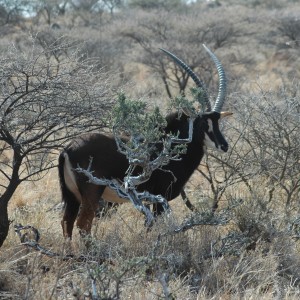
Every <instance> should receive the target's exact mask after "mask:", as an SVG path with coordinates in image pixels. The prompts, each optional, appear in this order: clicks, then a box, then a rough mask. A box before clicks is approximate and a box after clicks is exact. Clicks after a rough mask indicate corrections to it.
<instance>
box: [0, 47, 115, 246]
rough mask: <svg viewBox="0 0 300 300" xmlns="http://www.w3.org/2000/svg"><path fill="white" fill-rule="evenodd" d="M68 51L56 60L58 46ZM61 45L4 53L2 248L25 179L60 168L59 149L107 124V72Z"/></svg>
mask: <svg viewBox="0 0 300 300" xmlns="http://www.w3.org/2000/svg"><path fill="white" fill-rule="evenodd" d="M59 48H60V50H61V51H64V52H65V53H68V56H65V57H64V59H62V57H60V60H59V61H58V60H56V59H54V58H53V55H52V53H54V52H55V53H56V52H57V51H58V50H59ZM74 50H75V49H72V48H69V47H68V45H63V44H60V45H59V46H58V45H56V46H55V48H54V49H53V48H48V49H45V48H44V49H42V48H40V47H38V46H37V45H36V44H34V45H33V46H32V49H31V51H30V52H29V53H22V52H20V51H18V50H16V49H14V48H11V49H9V51H8V54H7V55H5V56H2V57H0V83H1V90H0V91H1V94H0V154H1V156H0V157H1V158H0V175H1V177H0V178H1V179H0V188H1V194H0V246H1V245H2V244H3V242H4V240H5V238H6V236H7V233H8V229H9V223H10V222H9V219H8V212H7V206H8V203H9V201H10V200H11V198H12V196H13V194H14V192H15V191H16V189H17V187H18V186H19V185H20V184H21V183H22V182H24V181H33V180H38V179H40V178H41V177H42V176H43V175H44V174H45V172H46V171H47V170H49V169H51V168H53V167H54V166H56V160H57V158H56V155H54V154H57V150H59V149H61V147H62V146H63V143H64V142H65V141H66V140H67V139H70V138H73V137H74V136H76V135H77V134H78V133H80V132H82V131H90V130H94V129H98V128H100V127H103V126H105V125H106V121H107V117H105V111H106V110H107V109H108V108H109V107H110V106H111V103H112V101H111V100H109V98H108V94H109V92H108V91H109V89H108V80H107V79H105V78H107V75H106V76H105V78H104V75H103V74H102V73H101V72H99V71H95V70H99V68H98V67H97V66H96V65H95V64H93V62H92V61H81V62H79V60H78V58H77V56H76V51H74Z"/></svg>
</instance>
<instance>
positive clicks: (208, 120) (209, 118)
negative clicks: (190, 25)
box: [161, 45, 232, 152]
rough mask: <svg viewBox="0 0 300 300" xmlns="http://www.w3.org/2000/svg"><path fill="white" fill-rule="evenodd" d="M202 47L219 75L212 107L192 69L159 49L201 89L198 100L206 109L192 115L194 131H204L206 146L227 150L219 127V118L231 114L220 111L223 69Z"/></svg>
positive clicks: (210, 52)
mask: <svg viewBox="0 0 300 300" xmlns="http://www.w3.org/2000/svg"><path fill="white" fill-rule="evenodd" d="M203 47H204V48H205V50H206V51H207V52H208V54H209V56H210V57H211V59H212V60H213V62H214V63H215V65H216V68H217V71H218V76H219V90H218V96H217V99H216V101H215V104H214V107H213V108H211V103H210V100H209V96H208V93H207V90H206V87H205V85H204V83H203V82H202V81H201V80H200V79H199V78H198V77H197V75H196V74H195V73H194V72H193V71H192V69H191V68H190V67H189V66H188V65H187V64H185V63H184V62H183V61H182V60H180V59H179V58H178V57H177V56H175V55H174V54H173V53H171V52H169V51H167V50H165V49H161V50H162V51H163V52H165V53H166V54H167V55H168V56H169V57H171V58H172V59H173V60H174V62H175V63H176V64H177V65H179V66H180V67H182V68H183V69H184V70H185V71H186V72H187V73H188V74H189V76H191V78H192V79H193V81H194V82H195V83H196V85H197V87H198V88H199V89H201V91H203V93H201V99H199V100H201V101H204V104H205V106H206V111H205V112H204V113H203V112H198V114H197V116H196V117H195V116H193V117H194V118H195V121H194V131H195V130H196V131H199V130H200V131H202V132H203V133H204V135H202V137H203V138H204V141H203V144H204V145H205V146H206V147H210V148H215V149H217V150H221V151H224V152H227V150H228V143H227V141H226V139H225V138H224V136H223V134H222V133H221V131H220V128H219V121H220V119H222V118H224V117H227V116H230V115H232V113H231V112H228V111H225V112H224V111H222V107H223V104H224V101H225V98H226V87H227V84H226V76H225V71H224V69H223V66H222V65H221V63H220V61H219V60H218V58H217V57H216V55H215V54H214V53H213V52H212V51H211V50H210V49H209V48H207V47H206V46H205V45H203ZM184 112H185V114H187V115H188V116H190V117H192V115H191V112H188V111H184ZM195 134H197V132H195Z"/></svg>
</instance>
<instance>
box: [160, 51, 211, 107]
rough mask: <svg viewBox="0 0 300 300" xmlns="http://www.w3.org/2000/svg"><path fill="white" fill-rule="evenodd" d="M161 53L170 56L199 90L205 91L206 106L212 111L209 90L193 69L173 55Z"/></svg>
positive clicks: (167, 52)
mask: <svg viewBox="0 0 300 300" xmlns="http://www.w3.org/2000/svg"><path fill="white" fill-rule="evenodd" d="M159 49H160V50H161V51H163V52H164V53H166V54H167V55H168V56H170V57H171V58H172V59H173V60H174V62H175V63H176V64H177V65H179V66H180V67H182V68H183V69H184V70H185V71H186V72H187V73H188V74H189V76H191V78H192V79H193V80H194V82H195V83H196V85H197V87H198V88H201V89H202V90H203V91H204V97H203V98H204V102H205V105H206V107H207V111H211V104H210V101H209V98H208V94H207V90H206V87H205V84H204V83H203V82H202V81H201V80H200V79H199V78H198V76H197V75H196V74H195V73H194V72H193V71H192V69H191V68H190V67H189V66H188V65H187V64H186V63H184V62H183V61H182V60H181V59H179V58H178V57H177V56H176V55H174V54H173V53H171V52H169V51H167V50H165V49H162V48H159Z"/></svg>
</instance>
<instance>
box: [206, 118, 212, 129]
mask: <svg viewBox="0 0 300 300" xmlns="http://www.w3.org/2000/svg"><path fill="white" fill-rule="evenodd" d="M207 123H208V132H213V123H212V120H211V119H207Z"/></svg>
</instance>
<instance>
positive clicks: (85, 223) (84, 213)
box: [76, 184, 105, 237]
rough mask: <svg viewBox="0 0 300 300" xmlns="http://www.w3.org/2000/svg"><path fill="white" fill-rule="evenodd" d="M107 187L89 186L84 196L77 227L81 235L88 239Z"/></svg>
mask: <svg viewBox="0 0 300 300" xmlns="http://www.w3.org/2000/svg"><path fill="white" fill-rule="evenodd" d="M104 189H105V187H103V186H97V185H93V184H89V185H88V187H87V188H86V189H85V191H84V193H83V195H82V202H81V206H80V210H79V215H78V218H77V222H76V225H77V227H78V228H79V232H80V235H81V236H82V237H86V236H87V235H89V234H90V233H91V228H92V223H93V219H94V217H95V216H96V213H97V211H98V209H99V199H100V197H101V195H102V193H103V191H104Z"/></svg>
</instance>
